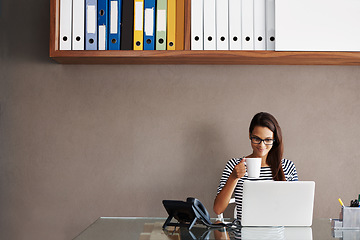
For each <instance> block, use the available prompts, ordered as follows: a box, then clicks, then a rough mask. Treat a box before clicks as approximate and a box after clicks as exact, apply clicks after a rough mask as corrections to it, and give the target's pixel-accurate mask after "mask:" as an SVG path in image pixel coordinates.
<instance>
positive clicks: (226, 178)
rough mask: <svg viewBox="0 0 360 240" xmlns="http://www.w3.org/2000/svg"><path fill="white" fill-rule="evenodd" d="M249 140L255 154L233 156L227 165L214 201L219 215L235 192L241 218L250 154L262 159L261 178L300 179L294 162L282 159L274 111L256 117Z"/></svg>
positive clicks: (251, 156) (281, 146) (215, 210)
mask: <svg viewBox="0 0 360 240" xmlns="http://www.w3.org/2000/svg"><path fill="white" fill-rule="evenodd" d="M249 139H250V142H251V147H252V150H253V152H252V154H250V155H248V156H246V157H243V158H233V159H230V160H229V161H228V162H227V164H226V166H225V169H224V171H223V174H222V177H221V179H220V185H219V187H218V189H217V196H216V198H215V202H214V212H215V213H216V214H218V215H219V214H221V213H223V212H224V211H225V209H226V207H227V206H228V204H229V201H230V198H231V196H232V194H233V192H235V202H236V210H237V218H238V219H240V220H241V213H242V205H241V204H242V193H243V183H244V181H245V180H247V178H248V177H247V172H246V166H245V164H244V163H245V162H246V158H247V157H248V158H261V159H262V160H261V170H260V178H259V180H274V181H297V180H298V176H297V172H296V168H295V165H294V163H293V162H292V161H290V160H287V159H283V158H282V155H283V143H282V134H281V129H280V126H279V124H278V122H277V121H276V119H275V118H274V117H273V116H272V115H271V114H269V113H266V112H260V113H258V114H256V115H255V116H254V117H253V119H252V120H251V123H250V127H249Z"/></svg>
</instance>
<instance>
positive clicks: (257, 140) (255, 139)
mask: <svg viewBox="0 0 360 240" xmlns="http://www.w3.org/2000/svg"><path fill="white" fill-rule="evenodd" d="M250 139H251V142H252V143H255V144H261V142H264V144H265V145H273V144H274V142H275V139H270V138H267V139H261V138H259V137H251V138H250Z"/></svg>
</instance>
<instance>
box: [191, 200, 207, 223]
mask: <svg viewBox="0 0 360 240" xmlns="http://www.w3.org/2000/svg"><path fill="white" fill-rule="evenodd" d="M186 201H187V202H190V203H192V208H193V210H194V213H195V215H196V217H197V218H198V219H200V220H201V221H203V222H204V223H207V224H210V225H211V224H212V223H211V221H210V214H209V213H208V211H207V210H206V208H205V207H204V205H203V204H202V203H201V202H200V201H199V200H198V199H196V198H190V197H189V198H187V199H186Z"/></svg>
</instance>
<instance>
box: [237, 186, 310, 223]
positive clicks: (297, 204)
mask: <svg viewBox="0 0 360 240" xmlns="http://www.w3.org/2000/svg"><path fill="white" fill-rule="evenodd" d="M314 194H315V182H313V181H295V182H285V181H245V182H244V189H243V203H242V219H241V225H242V226H311V225H312V219H313V207H314Z"/></svg>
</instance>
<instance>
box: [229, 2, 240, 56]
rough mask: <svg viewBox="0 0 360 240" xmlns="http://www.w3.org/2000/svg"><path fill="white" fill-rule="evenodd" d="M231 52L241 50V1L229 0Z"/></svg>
mask: <svg viewBox="0 0 360 240" xmlns="http://www.w3.org/2000/svg"><path fill="white" fill-rule="evenodd" d="M229 41H230V50H241V0H229Z"/></svg>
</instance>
